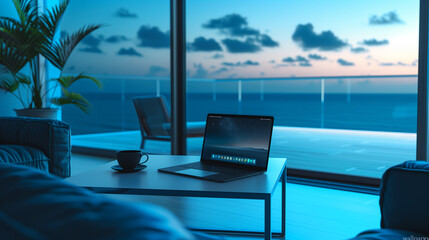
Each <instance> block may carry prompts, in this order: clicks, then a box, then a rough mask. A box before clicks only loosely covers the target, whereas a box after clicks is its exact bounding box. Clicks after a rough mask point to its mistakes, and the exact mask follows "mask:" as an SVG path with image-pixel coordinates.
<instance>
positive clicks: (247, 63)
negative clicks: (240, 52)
mask: <svg viewBox="0 0 429 240" xmlns="http://www.w3.org/2000/svg"><path fill="white" fill-rule="evenodd" d="M243 64H244V65H247V66H259V62H254V61H252V60H247V61H245V62H243Z"/></svg>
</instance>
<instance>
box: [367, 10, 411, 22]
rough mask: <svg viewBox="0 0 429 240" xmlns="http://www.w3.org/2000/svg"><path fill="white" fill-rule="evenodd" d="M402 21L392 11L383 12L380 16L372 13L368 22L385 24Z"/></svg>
mask: <svg viewBox="0 0 429 240" xmlns="http://www.w3.org/2000/svg"><path fill="white" fill-rule="evenodd" d="M398 23H403V21H402V20H401V19H400V18H399V16H398V14H397V13H396V12H394V11H391V12H388V13H385V14H383V15H381V16H376V15H372V16H371V17H370V18H369V24H371V25H387V24H398Z"/></svg>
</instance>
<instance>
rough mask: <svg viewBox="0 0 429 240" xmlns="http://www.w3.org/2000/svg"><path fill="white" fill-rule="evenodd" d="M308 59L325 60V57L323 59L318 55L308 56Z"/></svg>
mask: <svg viewBox="0 0 429 240" xmlns="http://www.w3.org/2000/svg"><path fill="white" fill-rule="evenodd" d="M308 58H310V59H313V60H326V57H323V56H321V55H319V54H308Z"/></svg>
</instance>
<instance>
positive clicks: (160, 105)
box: [133, 96, 170, 136]
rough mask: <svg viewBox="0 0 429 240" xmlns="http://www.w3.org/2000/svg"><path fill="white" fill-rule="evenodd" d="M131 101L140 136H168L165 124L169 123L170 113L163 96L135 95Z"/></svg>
mask: <svg viewBox="0 0 429 240" xmlns="http://www.w3.org/2000/svg"><path fill="white" fill-rule="evenodd" d="M133 103H134V107H135V108H136V112H137V116H138V118H139V124H140V130H141V131H142V136H169V132H168V131H167V130H166V129H165V126H166V125H168V124H169V123H170V115H169V114H168V108H167V105H166V101H165V98H164V96H160V97H154V96H145V97H137V98H134V99H133Z"/></svg>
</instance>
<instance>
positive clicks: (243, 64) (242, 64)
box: [222, 60, 259, 67]
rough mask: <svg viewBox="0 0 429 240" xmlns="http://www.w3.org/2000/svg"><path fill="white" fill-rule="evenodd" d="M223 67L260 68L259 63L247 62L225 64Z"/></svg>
mask: <svg viewBox="0 0 429 240" xmlns="http://www.w3.org/2000/svg"><path fill="white" fill-rule="evenodd" d="M222 65H224V66H227V67H245V66H259V62H255V61H252V60H247V61H244V62H235V63H233V62H223V63H222Z"/></svg>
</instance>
